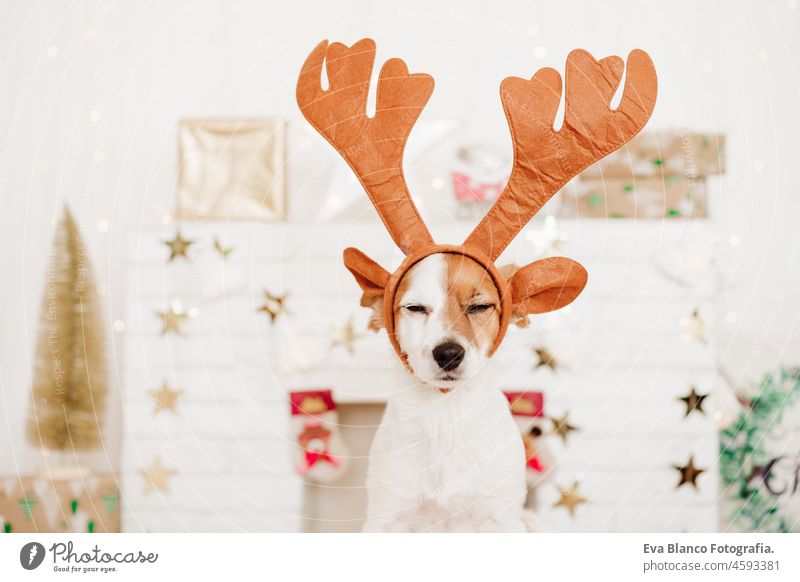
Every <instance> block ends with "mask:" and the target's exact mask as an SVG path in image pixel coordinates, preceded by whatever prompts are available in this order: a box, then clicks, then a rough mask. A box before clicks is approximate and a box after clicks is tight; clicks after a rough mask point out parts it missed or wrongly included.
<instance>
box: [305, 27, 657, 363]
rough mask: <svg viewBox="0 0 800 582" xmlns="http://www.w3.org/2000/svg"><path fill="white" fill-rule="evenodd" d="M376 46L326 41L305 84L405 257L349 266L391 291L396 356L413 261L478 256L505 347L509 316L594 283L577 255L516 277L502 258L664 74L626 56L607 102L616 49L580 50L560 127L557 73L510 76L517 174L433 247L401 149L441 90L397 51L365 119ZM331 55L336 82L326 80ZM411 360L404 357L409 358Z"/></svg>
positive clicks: (631, 127) (569, 75)
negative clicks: (400, 299) (392, 264)
mask: <svg viewBox="0 0 800 582" xmlns="http://www.w3.org/2000/svg"><path fill="white" fill-rule="evenodd" d="M374 60H375V43H374V42H373V41H372V40H370V39H364V40H360V41H359V42H357V43H356V44H354V45H353V46H352V47H350V48H348V47H346V46H345V45H342V44H339V43H333V44H331V45H330V46H329V45H328V42H327V41H324V42H322V43H320V44H319V45H317V47H316V48H315V49H314V50H313V51H312V52H311V54H310V55H309V57H308V59H306V62H305V64H304V65H303V69H302V71H301V73H300V80H299V81H298V84H297V102H298V104H299V105H300V109H301V111H302V112H303V115H305V117H306V119H308V121H309V122H310V123H311V125H313V126H314V128H315V129H316V130H317V131H318V132H319V133H321V134H322V135H323V136H324V137H325V138H326V139H327V140H328V141H329V142H330V143H331V145H333V147H334V148H336V149H337V150H338V151H339V153H340V154H341V155H342V156H343V157H344V158H345V160H347V162H348V163H349V164H350V167H351V168H352V169H353V171H354V172H355V173H356V175H357V176H358V179H359V180H360V181H361V184H362V185H363V186H364V189H365V190H366V191H367V194H368V195H369V197H370V199H371V200H372V203H373V204H374V205H375V208H376V209H377V211H378V214H380V216H381V219H382V220H383V222H384V224H385V225H386V228H387V230H388V231H389V233H390V234H391V236H392V238H393V239H394V241H395V242H396V243H397V245H398V246H399V247H400V249H401V250H402V251H403V252H404V253H405V254H406V258H405V260H404V261H403V263H402V264H401V265H400V266H399V267H398V268H397V269H396V270H395V271H394V272H393V273H389V272H388V271H386V270H385V269H384V268H383V267H381V266H380V265H379V264H378V263H376V262H375V261H373V260H372V259H370V258H369V257H367V256H366V255H365V254H364V253H362V252H361V251H359V250H356V249H352V248H350V249H346V250H345V253H344V262H345V265H346V266H347V268H348V269H349V270H350V272H351V273H352V274H353V275H354V277H355V279H356V282H357V283H358V285H359V286H360V287H361V289H362V290H363V291H364V298H365V300H366V304H373V303H374V302H375V301H377V300H378V299H379V298H381V297H382V299H383V310H384V314H383V316H384V317H383V319H384V322H385V325H386V331H387V332H388V334H389V338H390V340H391V342H392V345H393V346H394V348H395V350H396V351H397V353H398V354H399V355H400V357H401V358H405V356H404V355H403V353H402V350H401V349H400V345H399V343H398V339H397V337H396V334H395V328H394V313H393V306H394V296H395V294H396V293H397V290H398V288H399V284H400V281H401V280H402V279H403V276H404V275H405V273H406V272H408V269H410V268H411V267H412V266H413V265H414V264H415V263H416V262H418V261H421V260H423V259H424V258H425V257H427V256H429V255H432V254H435V253H457V254H461V255H464V256H466V257H469V258H471V259H472V260H474V261H476V262H477V263H479V264H481V265H482V266H483V267H484V268H485V269H486V271H487V273H488V274H489V275H490V276H491V277H492V280H493V281H494V283H495V285H496V286H497V289H498V292H499V295H500V298H501V303H502V305H501V309H500V331H499V332H498V334H497V338H496V340H495V342H494V345H493V346H492V347H491V350H490V352H489V353H492V352H494V350H495V349H496V348H497V346H499V344H500V342H501V341H502V339H503V336H504V334H505V332H506V329H507V328H508V324H509V322H510V320H511V316H512V314H515V315H525V314H531V313H546V312H548V311H553V310H555V309H559V308H561V307H564V306H565V305H568V304H569V303H570V302H572V301H573V300H574V299H575V298H576V297H577V296H578V295H579V294H580V292H581V291H582V290H583V288H584V286H585V285H586V280H587V274H586V270H585V269H584V268H583V267H582V266H580V265H579V264H578V263H576V262H575V261H572V260H570V259H566V258H563V257H551V258H548V259H541V260H538V261H534V262H533V263H530V264H529V265H526V266H524V267H522V268H521V269H519V270H518V271H517V272H516V273H515V274H514V275H513V276H512V277H511V278H510V279H506V277H505V276H504V275H503V274H502V273H500V271H499V270H498V268H497V266H496V265H495V264H494V261H495V260H496V259H497V257H498V256H500V254H501V253H502V252H503V250H504V249H505V248H506V247H507V246H508V243H509V242H511V240H512V239H513V238H514V237H515V236H516V235H517V233H518V232H519V231H520V230H522V229H523V228H524V227H525V225H526V224H527V223H528V221H530V219H531V218H533V216H534V215H535V214H536V213H537V212H538V211H539V210H540V209H541V208H542V206H544V205H545V203H546V202H547V201H548V200H549V199H550V198H551V197H552V196H553V195H554V194H555V193H556V192H558V190H559V189H560V188H561V187H562V186H564V184H566V183H567V182H568V181H569V180H570V179H572V178H573V177H574V176H575V175H577V174H578V173H579V172H581V171H582V170H583V169H584V168H586V167H587V166H589V165H590V164H592V163H594V162H596V161H597V160H599V159H600V158H602V157H603V156H606V155H607V154H610V153H611V152H613V151H614V150H616V149H617V148H619V147H620V146H622V145H623V144H625V143H626V142H627V141H629V140H630V139H631V138H632V137H633V136H634V135H636V134H637V133H638V132H639V130H641V129H642V128H643V127H644V125H645V123H647V120H648V119H649V117H650V114H651V113H652V111H653V107H654V106H655V100H656V93H657V89H658V87H657V81H656V73H655V69H654V68H653V63H652V62H651V61H650V57H648V56H647V54H646V53H645V52H643V51H640V50H635V51H633V52H631V54H630V55H629V56H628V62H627V75H626V79H625V89H624V92H623V94H622V99H621V101H620V104H619V107H617V108H616V109H611V105H610V104H611V101H612V98H613V96H614V93H615V92H616V90H617V88H618V87H619V83H620V80H621V79H622V73H623V68H624V67H623V62H622V59H620V58H619V57H608V58H605V59H602V60H600V61H596V60H595V59H594V58H593V57H592V56H591V55H590V54H589V53H587V52H586V51H583V50H575V51H572V52H571V53H570V55H569V56H568V57H567V68H566V82H565V84H566V96H565V114H564V124H563V126H562V128H561V129H559V130H555V129H553V122H554V119H555V115H556V111H557V110H558V105H559V101H560V100H561V90H562V87H561V76H560V75H559V74H558V73H557V72H556V71H555V70H553V69H549V68H547V69H541V70H540V71H538V72H537V73H536V74H535V75H534V76H533V78H532V79H530V80H526V79H520V78H517V77H509V78H507V79H505V80H504V81H503V83H502V85H501V88H500V96H501V100H502V102H503V108H504V110H505V113H506V117H507V118H508V125H509V128H510V129H511V141H512V143H513V144H514V165H513V168H512V171H511V177H510V178H509V180H508V183H507V184H506V187H505V188H504V189H503V192H502V193H501V194H500V196H499V198H498V199H497V201H496V202H495V204H494V205H493V206H492V208H491V209H490V210H489V213H488V214H487V215H486V216H485V217H484V219H483V220H482V221H481V222H480V223H479V224H478V226H477V227H476V228H475V230H473V231H472V234H470V235H469V237H468V238H467V240H466V241H465V242H464V244H463V245H437V244H435V243H434V242H433V240H432V239H431V235H430V233H429V232H428V229H427V228H426V227H425V225H424V224H423V222H422V219H421V218H420V216H419V213H418V212H417V209H416V208H415V206H414V203H413V202H412V200H411V197H410V195H409V193H408V187H407V186H406V182H405V178H404V177H403V169H402V164H403V149H404V148H405V144H406V140H407V139H408V134H409V132H410V131H411V128H412V127H413V126H414V123H415V122H416V120H417V118H418V117H419V115H420V113H421V112H422V108H423V107H424V106H425V103H427V101H428V98H429V97H430V94H431V91H432V90H433V79H432V78H431V77H429V76H428V75H422V74H415V75H410V74H409V73H408V69H406V66H405V64H404V63H403V61H401V60H399V59H390V60H389V61H387V62H386V64H385V65H384V66H383V68H382V69H381V72H380V76H379V78H378V98H377V107H376V111H375V116H374V117H372V118H369V117H367V114H366V104H367V94H368V92H369V81H370V75H371V73H372V66H373V63H374ZM323 62H325V65H326V67H327V68H326V70H327V76H328V82H329V85H330V86H329V88H328V89H327V90H324V89H323V88H322V86H321V85H320V75H321V72H322V66H323ZM404 361H405V360H404Z"/></svg>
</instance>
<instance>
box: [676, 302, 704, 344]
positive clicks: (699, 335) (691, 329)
mask: <svg viewBox="0 0 800 582" xmlns="http://www.w3.org/2000/svg"><path fill="white" fill-rule="evenodd" d="M681 324H682V325H683V336H684V339H685V340H686V341H689V340H695V341H698V342H700V343H702V344H705V343H708V339H706V323H705V322H704V321H703V318H702V317H700V312H699V311H698V310H697V309H695V310H694V311H693V312H692V315H691V317H689V318H686V319H684V320H683V321H681Z"/></svg>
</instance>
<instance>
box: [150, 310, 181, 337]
mask: <svg viewBox="0 0 800 582" xmlns="http://www.w3.org/2000/svg"><path fill="white" fill-rule="evenodd" d="M156 317H158V318H159V319H160V320H161V323H162V324H163V326H164V327H163V328H162V329H161V335H167V334H168V333H175V334H177V335H183V322H184V321H186V320H187V319H189V314H188V313H186V312H184V311H182V310H178V309H176V308H175V306H172V305H171V306H170V308H169V309H167V310H166V311H156Z"/></svg>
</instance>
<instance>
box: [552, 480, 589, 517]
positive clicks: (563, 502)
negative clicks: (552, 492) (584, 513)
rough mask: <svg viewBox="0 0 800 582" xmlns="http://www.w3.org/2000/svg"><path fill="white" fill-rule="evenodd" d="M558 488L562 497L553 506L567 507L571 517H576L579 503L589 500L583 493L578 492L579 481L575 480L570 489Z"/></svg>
mask: <svg viewBox="0 0 800 582" xmlns="http://www.w3.org/2000/svg"><path fill="white" fill-rule="evenodd" d="M558 490H559V493H561V498H560V499H559V500H558V501H556V502H555V504H554V505H553V507H566V508H567V510H568V511H569V514H570V516H571V517H575V510H576V509H577V507H578V506H579V505H581V504H582V503H588V502H589V500H588V499H586V498H585V497H582V496H581V494H580V493H578V482H577V481H575V483H573V484H572V487H570V488H569V489H563V488H561V487H559V488H558Z"/></svg>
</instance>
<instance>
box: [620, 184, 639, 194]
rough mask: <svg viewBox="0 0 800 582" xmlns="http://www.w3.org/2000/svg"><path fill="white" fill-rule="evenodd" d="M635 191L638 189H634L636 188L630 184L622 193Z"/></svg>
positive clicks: (624, 187)
mask: <svg viewBox="0 0 800 582" xmlns="http://www.w3.org/2000/svg"><path fill="white" fill-rule="evenodd" d="M635 189H636V188H634V187H633V186H631V185H630V184H625V185H624V186H623V187H622V191H623V192H633V191H634V190H635Z"/></svg>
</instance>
